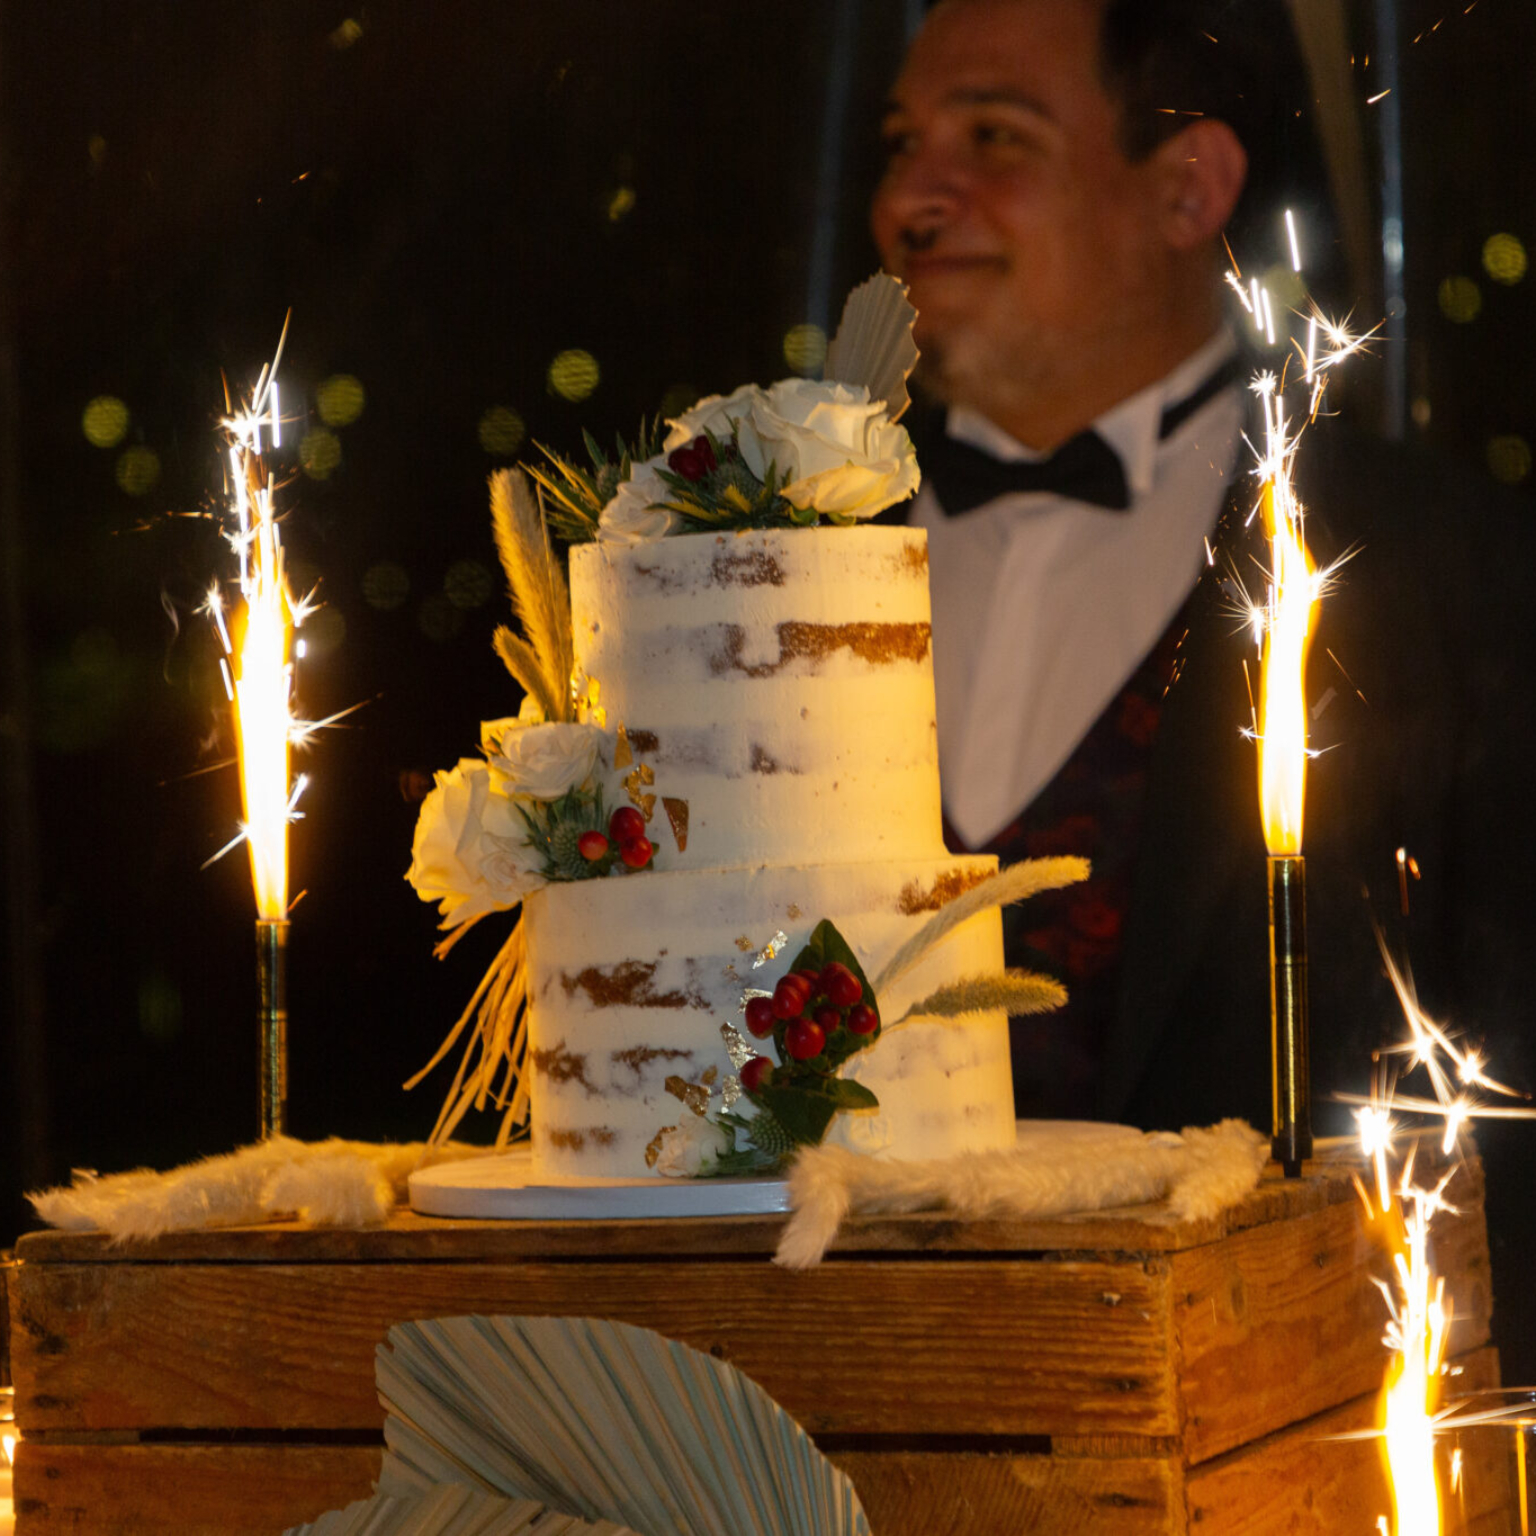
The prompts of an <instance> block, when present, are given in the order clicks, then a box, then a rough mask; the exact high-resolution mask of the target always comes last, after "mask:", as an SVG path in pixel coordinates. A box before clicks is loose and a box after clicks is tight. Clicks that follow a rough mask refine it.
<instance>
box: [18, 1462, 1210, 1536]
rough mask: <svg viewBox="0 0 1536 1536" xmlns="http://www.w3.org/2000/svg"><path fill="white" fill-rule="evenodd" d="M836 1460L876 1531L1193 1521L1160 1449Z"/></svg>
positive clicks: (1126, 1535)
mask: <svg viewBox="0 0 1536 1536" xmlns="http://www.w3.org/2000/svg"><path fill="white" fill-rule="evenodd" d="M832 1460H833V1461H835V1462H836V1463H837V1465H838V1466H840V1467H841V1468H842V1469H843V1470H844V1471H845V1472H847V1473H848V1475H849V1476H850V1477H851V1478H852V1479H853V1485H854V1487H855V1488H857V1489H858V1491H859V1500H860V1502H861V1503H862V1504H863V1506H864V1512H865V1514H867V1515H868V1516H869V1525H870V1529H871V1530H872V1531H873V1532H875V1533H876V1536H1003V1533H1005V1532H1015V1531H1017V1532H1023V1531H1029V1532H1033V1533H1039V1536H1083V1533H1087V1532H1092V1533H1093V1536H1168V1533H1170V1532H1173V1531H1180V1532H1182V1531H1183V1529H1184V1526H1183V1523H1182V1521H1183V1511H1182V1489H1181V1482H1182V1478H1181V1476H1180V1472H1179V1468H1178V1466H1177V1464H1176V1463H1174V1462H1170V1461H1166V1460H1159V1459H1156V1458H1141V1459H1133V1458H1124V1459H1116V1460H1103V1459H1100V1460H1064V1459H1062V1458H1059V1457H1055V1456H989V1455H986V1454H984V1453H980V1452H974V1453H973V1452H960V1453H955V1454H933V1453H929V1452H923V1451H913V1452H878V1451H876V1452H855V1453H844V1454H840V1455H834V1456H833V1457H832ZM22 1536H24V1533H22Z"/></svg>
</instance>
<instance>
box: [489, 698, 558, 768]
mask: <svg viewBox="0 0 1536 1536" xmlns="http://www.w3.org/2000/svg"><path fill="white" fill-rule="evenodd" d="M543 724H544V710H543V708H542V707H541V706H540V704H539V701H538V700H537V699H536V698H534V696H533V695H532V694H531V693H525V694H524V695H523V703H522V707H521V708H520V709H519V710H518V712H517V713H516V714H515V715H503V716H502V717H501V719H500V720H482V721H481V722H480V750H481V751H482V752H484V753H485V755H486V756H487V757H494V756H495V755H496V754H497V753H498V752H499V751H501V739H502V737H503V736H505V735H506V734H507V733H508V732H509V731H521V730H523V729H524V728H525V727H527V726H530V725H543Z"/></svg>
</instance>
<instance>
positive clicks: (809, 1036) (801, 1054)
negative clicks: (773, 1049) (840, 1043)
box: [784, 1019, 827, 1061]
mask: <svg viewBox="0 0 1536 1536" xmlns="http://www.w3.org/2000/svg"><path fill="white" fill-rule="evenodd" d="M826 1043H827V1032H826V1031H825V1030H824V1029H823V1028H822V1027H821V1025H820V1024H817V1023H815V1022H814V1021H813V1020H811V1019H794V1020H792V1021H791V1023H790V1026H789V1028H788V1029H786V1030H785V1031H784V1049H785V1050H786V1051H788V1052H789V1054H790V1056H791V1057H793V1058H794V1060H796V1061H809V1060H810V1059H811V1057H813V1056H820V1055H821V1048H822V1046H824V1045H825V1044H826Z"/></svg>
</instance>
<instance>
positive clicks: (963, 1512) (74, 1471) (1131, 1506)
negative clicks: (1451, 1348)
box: [17, 1444, 1182, 1536]
mask: <svg viewBox="0 0 1536 1536" xmlns="http://www.w3.org/2000/svg"><path fill="white" fill-rule="evenodd" d="M379 1456H380V1452H379V1450H378V1449H376V1448H372V1447H367V1446H338V1447H322V1446H309V1445H272V1446H265V1445H262V1446H256V1445H127V1446H123V1445H114V1446H78V1445H52V1444H50V1445H30V1444H29V1445H28V1446H27V1447H26V1449H25V1454H24V1455H23V1457H22V1458H21V1461H20V1463H19V1465H18V1468H17V1488H18V1494H19V1500H18V1510H19V1514H20V1519H19V1523H18V1527H17V1536H58V1533H61V1532H69V1533H71V1536H75V1533H78V1532H81V1531H92V1532H107V1531H110V1532H113V1533H115V1536H172V1533H174V1536H275V1533H276V1532H278V1531H281V1530H283V1529H285V1528H286V1527H288V1526H290V1525H293V1524H296V1523H298V1522H299V1521H301V1520H312V1519H314V1518H315V1516H316V1515H318V1514H321V1513H323V1512H324V1511H325V1510H327V1509H337V1508H340V1507H342V1506H343V1505H345V1504H347V1503H350V1502H351V1501H352V1500H353V1499H359V1498H366V1497H367V1496H368V1494H369V1492H370V1491H371V1490H372V1486H373V1481H374V1479H375V1478H376V1477H377V1475H378V1467H379ZM832 1459H833V1460H834V1461H835V1462H837V1464H838V1465H839V1466H841V1467H842V1468H843V1469H844V1470H845V1471H846V1472H847V1473H848V1474H849V1475H850V1476H851V1477H852V1478H853V1480H854V1485H855V1487H857V1488H858V1490H859V1497H860V1499H861V1501H862V1502H863V1504H864V1508H865V1512H866V1513H867V1514H868V1515H869V1517H870V1525H871V1528H872V1529H873V1530H874V1531H875V1532H877V1533H878V1536H999V1533H1001V1532H1006V1531H1032V1532H1040V1533H1043V1536H1078V1533H1085V1532H1093V1533H1095V1536H1165V1533H1166V1532H1168V1531H1170V1530H1172V1529H1174V1528H1175V1527H1174V1525H1173V1523H1172V1522H1173V1521H1174V1520H1175V1519H1178V1518H1180V1516H1179V1515H1178V1513H1177V1511H1178V1506H1179V1490H1178V1477H1177V1472H1176V1469H1175V1468H1173V1467H1171V1466H1170V1465H1169V1464H1168V1463H1166V1462H1159V1461H1136V1460H1122V1461H1101V1462H1088V1461H1065V1462H1061V1461H1054V1460H1053V1459H1052V1458H1051V1457H1049V1456H1004V1455H1000V1456H989V1455H985V1454H981V1453H976V1454H969V1453H961V1454H948V1455H928V1454H925V1453H922V1452H894V1453H887V1452H879V1451H874V1452H870V1451H860V1452H855V1453H849V1454H841V1455H834V1456H833V1458H832ZM1179 1528H1180V1529H1182V1527H1179Z"/></svg>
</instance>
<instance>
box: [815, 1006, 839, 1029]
mask: <svg viewBox="0 0 1536 1536" xmlns="http://www.w3.org/2000/svg"><path fill="white" fill-rule="evenodd" d="M813 1017H814V1018H815V1020H816V1022H817V1023H818V1024H820V1025H821V1027H822V1028H823V1029H824V1030H825V1031H826V1032H827V1033H828V1034H829V1035H830V1034H831V1033H832V1031H833V1030H834V1029H836V1028H837V1027H838V1025H839V1024H841V1023H842V1022H843V1015H842V1012H841V1011H840V1010H839V1009H837V1008H834V1007H833V1006H832V1004H831V1003H823V1004H822V1005H821V1007H820V1008H818V1009H817V1010H816V1012H815V1014H814V1015H813Z"/></svg>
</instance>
